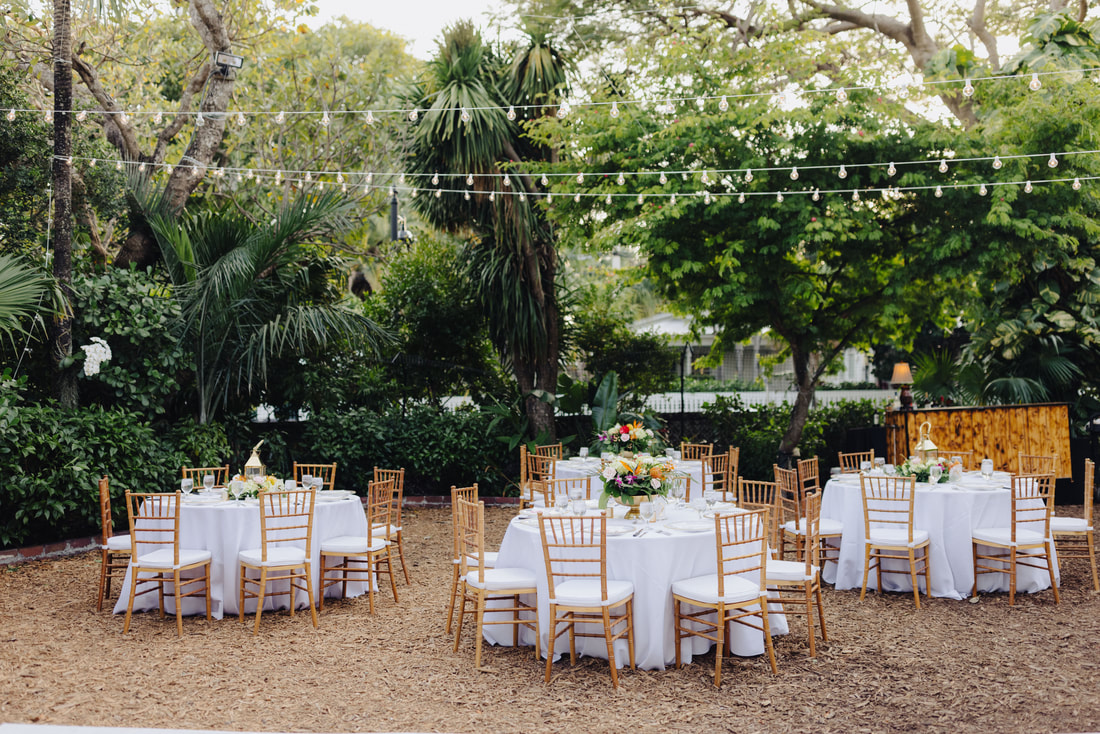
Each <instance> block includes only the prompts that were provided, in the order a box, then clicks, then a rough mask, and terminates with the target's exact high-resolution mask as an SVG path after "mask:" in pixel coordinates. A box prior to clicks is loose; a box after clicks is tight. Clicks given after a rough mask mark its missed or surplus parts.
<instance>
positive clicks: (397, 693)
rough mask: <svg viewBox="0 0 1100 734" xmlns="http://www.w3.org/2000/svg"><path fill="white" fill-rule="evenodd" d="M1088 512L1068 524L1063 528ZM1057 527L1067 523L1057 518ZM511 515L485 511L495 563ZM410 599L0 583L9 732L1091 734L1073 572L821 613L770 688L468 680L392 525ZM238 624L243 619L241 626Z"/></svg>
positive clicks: (431, 560)
mask: <svg viewBox="0 0 1100 734" xmlns="http://www.w3.org/2000/svg"><path fill="white" fill-rule="evenodd" d="M1074 510H1076V511H1077V512H1078V513H1079V512H1080V508H1065V513H1066V514H1070V513H1072V512H1073V511H1074ZM1059 511H1060V512H1062V510H1061V509H1060V510H1059ZM513 512H514V511H510V510H506V509H490V510H489V511H488V512H487V534H488V535H489V536H490V537H491V538H492V539H493V541H494V542H499V540H500V538H501V537H502V536H503V534H504V530H505V527H506V524H507V521H508V519H509V518H510V517H511V515H512V514H513ZM405 533H406V546H407V551H408V555H409V556H410V561H411V565H412V568H411V572H412V575H413V582H414V583H413V585H412V586H404V585H399V586H398V592H399V595H400V603H399V604H394V602H393V600H392V599H391V598H390V597H389V594H388V592H385V593H383V594H382V595H381V596H380V597H376V609H375V613H374V615H373V616H371V615H370V614H368V612H367V599H366V597H361V598H358V599H351V600H346V601H337V602H334V603H333V602H330V601H326V603H325V609H324V612H323V613H322V614H321V617H320V629H318V630H314V629H313V627H312V625H311V624H310V621H309V615H308V613H307V614H297V615H295V617H294V618H293V619H292V618H290V617H289V616H288V615H287V614H286V613H279V614H272V615H270V616H269V615H265V616H264V619H263V622H262V626H261V629H260V633H259V635H258V636H256V637H253V636H252V635H251V628H250V626H245V625H241V624H238V623H237V622H236V621H235V619H229V618H227V619H224V620H221V621H211V622H207V621H205V620H202V619H198V618H186V619H185V620H184V635H183V638H182V639H180V638H177V636H176V630H175V623H174V620H173V619H172V618H166V619H164V620H161V619H159V618H158V617H157V615H156V614H155V613H150V614H141V615H135V620H134V623H133V625H132V627H131V630H130V633H129V634H128V635H123V634H122V617H121V615H119V616H116V615H113V614H111V613H109V612H107V611H103V612H99V613H97V612H96V611H95V604H94V596H95V588H96V583H97V581H98V564H99V558H98V555H97V554H85V555H82V556H75V557H72V558H67V559H63V560H53V561H40V562H34V563H28V564H25V565H22V566H17V567H9V568H5V569H3V570H2V571H0V721H3V722H18V723H30V722H38V723H52V724H68V725H94V726H118V727H133V726H146V727H165V728H186V729H238V730H241V729H244V730H262V731H330V732H343V731H448V732H498V731H500V732H505V731H508V732H512V731H523V732H560V731H570V732H576V733H578V734H579V733H580V732H602V731H609V732H610V731H616V732H624V731H628V730H639V731H691V732H701V731H710V730H720V731H737V732H753V731H769V732H803V731H804V732H832V731H836V732H864V731H866V732H881V731H914V730H920V731H951V732H968V731H980V732H1048V731H1049V732H1053V731H1057V732H1084V731H1097V730H1100V595H1097V594H1094V593H1092V591H1091V583H1090V579H1089V578H1088V565H1087V562H1084V561H1065V562H1063V564H1062V603H1061V604H1059V605H1055V604H1054V598H1053V594H1052V593H1051V592H1050V591H1046V592H1042V593H1039V594H1036V595H1026V594H1025V595H1022V596H1020V597H1017V602H1016V606H1015V607H1009V606H1008V598H1007V595H1004V594H996V595H983V596H982V597H981V599H980V601H979V602H978V603H969V602H966V601H953V600H944V599H923V598H922V604H923V608H922V609H920V610H917V609H915V608H914V606H913V603H912V598H911V597H910V596H906V595H901V594H887V595H869V596H868V598H867V599H866V600H865V601H863V602H860V601H859V593H858V592H851V591H834V590H832V589H828V590H827V591H826V592H825V604H826V615H827V623H828V626H829V642H827V643H822V642H820V641H819V644H818V655H817V657H816V658H811V657H809V654H808V650H807V646H806V640H805V626H804V624H805V623H804V621H802V620H801V619H800V618H798V619H792V621H791V628H792V629H791V634H789V635H786V636H782V637H777V638H776V648H777V655H778V658H779V675H772V673H771V672H770V669H769V668H768V666H767V663H766V662H765V660H764V659H763V658H733V659H732V660H731V661H730V662H728V663H727V664H726V667H725V669H724V671H723V681H722V688H721V689H720V690H716V689H715V688H714V686H713V685H712V677H711V676H712V672H713V667H714V658H713V653H711V654H710V655H706V656H703V657H697V658H696V659H695V662H694V663H693V664H691V665H688V666H685V667H684V668H683V669H681V670H673V669H669V670H664V671H642V670H639V671H636V672H632V671H629V670H624V671H623V672H622V673H621V677H620V682H621V687H620V688H619V689H618V690H617V691H616V690H615V689H613V688H612V687H611V680H610V677H609V676H608V671H607V663H606V661H604V660H596V659H589V658H582V659H580V661H578V664H577V666H576V667H571V666H570V665H569V663H568V660H566V661H565V662H562V663H557V664H555V667H554V679H553V682H552V683H551V684H550V685H546V684H544V683H543V680H542V674H543V667H542V665H541V664H540V663H538V662H536V661H535V660H534V655H533V651H532V649H531V648H520V649H510V648H499V647H488V646H487V647H486V648H485V653H484V665H485V667H486V668H487V669H488V670H487V671H484V672H478V671H475V670H474V667H473V648H472V636H471V634H470V632H468V631H467V632H465V633H464V635H463V640H462V643H461V646H460V648H459V651H458V652H457V653H454V652H452V651H451V644H452V639H451V638H450V637H448V636H446V635H445V634H444V629H443V628H444V610H445V609H446V602H447V595H448V590H449V583H450V574H451V563H450V552H451V530H450V511H449V510H416V511H406V514H405ZM246 619H247V618H246Z"/></svg>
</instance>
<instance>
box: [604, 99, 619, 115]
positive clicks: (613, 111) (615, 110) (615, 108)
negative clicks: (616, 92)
mask: <svg viewBox="0 0 1100 734" xmlns="http://www.w3.org/2000/svg"><path fill="white" fill-rule="evenodd" d="M607 114H609V115H611V116H612V117H618V116H619V103H618V102H612V103H611V109H610V111H608V113H607Z"/></svg>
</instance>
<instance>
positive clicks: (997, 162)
mask: <svg viewBox="0 0 1100 734" xmlns="http://www.w3.org/2000/svg"><path fill="white" fill-rule="evenodd" d="M1003 165H1004V163H1001V157H1000V156H999V155H995V156H993V168H995V169H997V170H1000V169H1001V166H1003Z"/></svg>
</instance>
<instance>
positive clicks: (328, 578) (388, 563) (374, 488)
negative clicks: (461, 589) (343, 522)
mask: <svg viewBox="0 0 1100 734" xmlns="http://www.w3.org/2000/svg"><path fill="white" fill-rule="evenodd" d="M394 481H395V480H393V479H382V480H378V481H374V482H370V483H369V484H368V485H367V526H368V532H367V535H366V537H362V536H357V535H340V536H337V537H335V538H329V539H327V540H325V541H324V542H322V543H321V590H320V594H321V598H320V604H321V608H322V609H323V608H324V604H325V589H327V588H328V587H330V586H335V585H336V584H340V596H341V597H343V596H346V595H347V592H348V582H349V581H357V580H362V581H364V582H366V584H367V607H368V610H369V611H370V613H371V614H374V586H375V583H374V582H375V580H376V579H377V578H378V577H379V576H382V575H383V574H385V575H387V576H389V577H390V591H391V592H393V601H394V603H395V604H396V603H397V602H398V601H399V599H398V598H397V584H396V583H395V582H394V572H393V556H392V555H391V553H390V549H391V548H392V547H393V544H394V540H393V529H394V528H395V527H396V519H395V517H394V509H393V502H394V497H395V495H396V490H395V489H394ZM362 564H366V565H365V566H364V565H362ZM331 574H335V576H333V575H331ZM378 585H379V586H381V584H380V583H379V584H378Z"/></svg>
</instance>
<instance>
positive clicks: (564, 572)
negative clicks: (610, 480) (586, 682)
mask: <svg viewBox="0 0 1100 734" xmlns="http://www.w3.org/2000/svg"><path fill="white" fill-rule="evenodd" d="M539 535H540V536H541V538H542V557H543V559H544V560H545V562H546V580H547V587H548V592H549V604H550V635H549V640H550V642H549V646H548V648H547V651H546V682H547V683H549V682H550V674H551V666H552V665H553V661H554V647H555V644H556V642H557V640H558V638H559V637H561V636H562V635H564V634H566V633H568V634H569V661H570V663H572V664H573V665H576V663H577V654H576V649H577V645H576V638H577V637H602V638H603V639H604V643H605V644H606V645H607V658H608V664H609V666H610V668H611V684H612V685H613V686H614V687H615V688H618V687H619V672H618V669H617V667H616V666H615V641H616V640H620V639H622V638H623V637H626V641H627V650H628V652H629V655H630V669H631V670H633V669H634V584H632V583H631V582H629V581H616V580H613V579H608V578H607V515H606V514H604V513H602V512H601V513H598V514H595V515H588V516H564V517H563V516H553V517H551V516H549V515H546V514H540V515H539ZM615 610H620V611H617V612H616V611H615ZM585 624H601V625H602V626H603V632H602V634H601V633H595V632H579V631H577V625H585ZM561 625H565V627H564V628H563V629H560V630H559V627H560V626H561Z"/></svg>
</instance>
